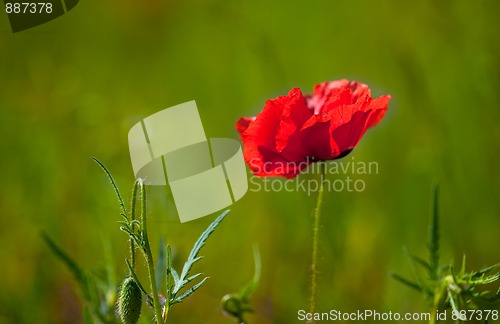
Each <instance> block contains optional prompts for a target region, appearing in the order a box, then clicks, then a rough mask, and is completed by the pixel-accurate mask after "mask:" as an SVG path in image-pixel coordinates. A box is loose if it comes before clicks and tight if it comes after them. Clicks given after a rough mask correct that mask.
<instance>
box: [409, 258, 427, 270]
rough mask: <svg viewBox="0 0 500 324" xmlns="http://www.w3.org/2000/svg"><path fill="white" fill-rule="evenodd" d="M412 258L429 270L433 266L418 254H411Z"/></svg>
mask: <svg viewBox="0 0 500 324" xmlns="http://www.w3.org/2000/svg"><path fill="white" fill-rule="evenodd" d="M411 258H412V260H413V261H415V262H416V263H418V264H419V265H421V266H422V267H424V268H425V269H426V270H427V271H431V266H430V265H429V263H428V262H427V261H425V260H424V259H422V258H419V257H418V256H415V255H412V256H411Z"/></svg>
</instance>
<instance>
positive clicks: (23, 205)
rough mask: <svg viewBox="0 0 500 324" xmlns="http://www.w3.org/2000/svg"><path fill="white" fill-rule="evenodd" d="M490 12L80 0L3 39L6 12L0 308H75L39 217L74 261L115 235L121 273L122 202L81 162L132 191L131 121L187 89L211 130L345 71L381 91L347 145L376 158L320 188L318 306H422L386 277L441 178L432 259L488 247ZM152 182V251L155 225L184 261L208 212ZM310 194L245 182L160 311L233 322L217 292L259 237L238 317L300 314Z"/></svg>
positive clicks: (59, 312) (48, 315)
mask: <svg viewBox="0 0 500 324" xmlns="http://www.w3.org/2000/svg"><path fill="white" fill-rule="evenodd" d="M499 13H500V2H498V1H493V0H492V1H475V2H474V3H472V2H470V1H430V0H429V1H411V2H410V1H397V0H394V1H331V0H324V1H320V0H317V1H311V2H285V1H274V2H272V1H263V0H254V1H246V2H240V1H231V2H229V1H161V0H154V1H153V0H151V1H147V2H143V1H128V0H127V1H120V2H106V1H92V2H90V1H82V2H80V4H79V5H78V6H77V7H75V9H73V10H72V11H70V12H69V13H67V14H66V15H64V16H62V17H60V18H58V19H56V20H54V21H52V22H49V23H47V24H44V25H42V26H39V27H35V28H33V29H30V30H26V31H23V32H19V33H16V34H12V33H11V31H10V27H9V25H8V21H7V17H6V15H4V14H0V57H1V59H2V64H1V68H0V71H1V72H0V88H1V92H0V113H1V115H0V152H1V153H0V154H1V157H2V158H1V159H0V166H1V172H2V176H1V179H2V181H1V186H0V192H1V195H0V260H1V261H0V264H1V265H0V323H78V322H81V321H82V320H81V303H80V299H79V297H78V294H77V293H76V292H75V288H76V282H75V281H74V279H73V278H72V276H71V273H70V272H69V271H68V270H67V269H66V268H65V267H64V266H63V265H62V263H60V262H59V260H58V259H57V258H55V257H54V256H53V255H52V254H51V253H50V251H49V250H48V248H47V246H46V245H45V244H44V243H43V241H42V240H41V238H40V235H39V233H40V231H45V232H47V233H48V234H49V235H50V236H51V237H52V238H53V239H54V240H55V241H56V242H58V243H59V244H60V245H61V246H63V247H64V249H65V250H66V251H67V252H68V253H69V254H71V255H72V256H73V257H75V259H77V260H78V261H79V263H80V264H81V265H82V266H83V267H85V268H86V269H98V268H100V267H102V266H103V265H104V264H105V258H104V252H103V241H109V243H110V246H111V249H112V251H113V259H114V260H115V266H116V268H117V275H118V279H121V278H123V277H124V276H125V275H126V267H125V264H124V261H123V260H124V259H125V258H126V257H127V244H126V236H125V235H124V234H123V233H122V232H120V230H119V229H118V225H117V221H118V220H119V216H118V212H119V210H118V205H117V203H116V199H115V197H114V195H113V192H112V190H111V187H110V186H109V184H108V182H107V180H106V178H105V177H104V175H103V173H102V172H101V170H100V169H99V168H98V167H97V165H95V163H93V162H92V160H91V157H93V156H96V157H98V158H99V159H101V160H102V161H103V162H104V163H105V164H106V165H107V166H108V167H109V168H110V170H111V171H112V173H113V175H114V176H115V178H116V179H117V181H118V184H119V185H120V187H121V189H122V191H123V192H124V194H125V195H127V194H128V193H129V190H130V188H131V185H132V182H133V174H132V168H131V165H130V158H129V155H128V145H127V132H128V130H129V128H130V127H131V126H132V125H133V124H134V123H136V122H137V121H138V120H140V119H142V118H144V117H146V116H148V115H150V114H152V113H154V112H156V111H159V110H161V109H164V108H167V107H170V106H173V105H176V104H178V103H182V102H185V101H189V100H193V99H194V100H196V101H197V104H198V107H199V110H200V114H201V117H202V120H203V123H204V126H205V131H206V133H207V134H208V136H209V137H232V138H237V133H236V131H235V130H234V123H235V121H236V120H237V119H238V118H239V117H240V116H243V115H247V116H248V115H254V114H255V113H257V112H258V111H259V110H260V109H261V108H262V106H263V104H264V102H265V100H266V99H269V98H274V97H276V96H278V95H281V94H285V93H286V92H287V91H288V90H289V89H291V88H292V87H301V88H302V89H303V90H304V91H305V92H308V91H310V90H311V89H312V87H313V85H314V84H316V83H319V82H321V81H325V80H332V79H339V78H350V79H355V80H359V81H361V82H364V83H367V84H368V85H370V87H371V88H372V93H373V94H374V95H380V94H386V93H390V94H391V95H392V96H393V99H392V101H391V103H390V106H389V112H388V114H387V116H386V117H385V119H384V120H383V121H382V123H381V124H380V125H379V126H377V127H376V128H374V129H372V130H370V131H368V133H367V134H366V136H365V137H364V138H363V140H362V141H361V143H360V145H359V146H358V147H357V148H356V150H355V151H354V152H353V153H351V155H349V156H348V157H346V158H345V160H346V161H348V159H351V158H353V157H354V158H355V160H356V161H376V162H378V164H379V173H378V174H372V175H366V176H363V175H358V176H354V178H355V179H363V180H364V181H366V190H365V191H364V192H361V193H356V192H354V193H352V192H351V193H349V192H340V193H335V192H331V193H328V194H327V195H326V200H327V201H326V205H325V209H324V213H323V215H324V217H323V219H322V228H321V231H320V235H321V241H320V251H321V264H320V276H319V298H318V299H319V305H318V310H319V311H329V310H330V309H338V310H340V311H342V312H347V311H353V310H357V309H375V310H378V311H393V312H406V311H426V310H427V308H426V304H425V302H424V300H423V299H422V297H421V296H420V295H419V294H417V293H416V292H414V291H411V290H410V289H409V288H406V287H404V286H402V285H400V284H399V283H397V282H395V281H394V280H393V279H391V278H390V272H391V271H397V272H399V273H401V274H403V275H407V276H409V277H411V276H412V275H411V271H410V268H409V266H408V264H407V261H406V259H405V256H404V254H403V252H402V247H403V246H407V247H408V248H409V249H410V250H411V251H412V252H414V253H415V254H419V255H421V256H425V253H426V250H425V239H426V235H427V225H428V216H429V212H430V203H431V189H432V186H433V184H434V183H439V184H440V197H441V212H442V218H441V221H442V232H441V234H442V256H443V260H444V261H446V262H454V261H457V260H460V259H461V256H462V254H463V253H465V254H467V257H468V263H469V266H470V269H471V270H472V269H478V268H479V267H480V266H483V265H487V264H492V263H496V262H498V261H500V255H499V253H498V251H499V250H498V247H499V246H500V237H499V235H498V232H499V227H500V219H499V216H500V204H499V202H498V195H499V193H500V171H499V168H498V165H499V164H498V159H499V158H500V143H499V138H500V127H499V122H500V118H499V117H500V96H499V92H498V91H499V89H500V66H499V58H500V43H499V42H498V30H500V16H499ZM179 136H182V134H179ZM331 178H332V179H334V178H335V177H334V176H332V177H331ZM151 196H152V200H151V201H150V204H151V208H150V213H149V219H150V228H151V234H150V239H151V242H152V245H153V248H154V251H155V252H156V251H157V249H156V247H157V244H158V241H159V238H160V236H165V238H166V241H167V242H169V243H171V244H172V245H174V246H175V247H176V253H177V256H178V258H177V259H176V266H177V268H179V267H180V266H181V262H182V261H183V260H184V259H185V258H186V257H187V254H188V253H189V250H190V248H191V247H192V244H193V242H194V240H195V239H196V237H197V236H198V235H199V234H200V233H201V231H203V229H204V228H205V227H206V226H207V225H208V224H209V223H210V222H211V221H212V220H213V219H214V217H213V216H211V217H205V218H201V219H199V220H195V221H192V222H189V223H184V224H180V223H179V221H178V218H177V216H176V214H175V209H174V208H173V203H172V202H168V201H165V199H164V188H163V189H162V188H156V189H154V190H152V195H151ZM127 197H128V195H127ZM314 203H315V196H310V197H308V196H307V195H306V194H304V193H303V192H291V193H290V192H258V193H256V192H249V193H247V195H246V196H245V197H244V198H243V199H242V200H241V201H239V202H237V203H236V204H235V205H233V206H232V207H231V209H232V211H231V213H230V215H229V217H228V218H227V219H226V220H225V221H224V222H223V223H222V224H221V226H220V227H219V228H218V229H217V231H216V232H215V233H214V235H213V236H212V237H211V238H210V240H209V242H208V244H207V246H206V247H205V248H204V250H203V251H202V255H204V256H205V258H204V259H203V260H202V261H201V262H200V263H199V264H197V265H196V268H195V270H200V271H203V272H204V273H205V274H206V275H208V276H210V279H209V281H207V283H206V285H205V286H203V287H202V288H201V289H200V291H199V292H198V293H196V294H195V295H193V296H192V297H191V298H190V299H189V300H187V301H186V302H185V303H183V304H181V305H177V306H174V308H173V309H172V311H171V313H170V318H171V322H172V323H231V320H230V319H229V318H227V317H225V315H223V314H222V313H221V310H220V307H219V300H220V298H221V297H222V296H223V295H224V294H226V293H229V292H234V291H237V290H238V289H239V287H241V286H242V285H243V284H244V283H245V282H246V281H248V280H249V279H250V277H251V276H252V273H253V261H252V244H253V243H254V242H257V243H258V244H259V246H260V249H261V254H262V262H263V274H262V282H261V285H260V286H259V288H258V291H257V293H256V295H255V296H254V298H253V299H252V304H253V305H254V307H255V309H256V313H255V314H254V315H251V316H249V317H248V319H249V321H250V323H294V322H297V311H298V310H299V309H307V307H308V299H309V297H308V295H309V278H310V260H311V256H310V250H311V237H312V233H311V232H312V221H313V219H312V213H311V211H312V208H313V206H314ZM103 238H104V239H103ZM140 265H142V264H140ZM140 276H141V278H143V281H146V277H145V276H144V273H143V272H140ZM145 319H146V318H144V322H146V321H145Z"/></svg>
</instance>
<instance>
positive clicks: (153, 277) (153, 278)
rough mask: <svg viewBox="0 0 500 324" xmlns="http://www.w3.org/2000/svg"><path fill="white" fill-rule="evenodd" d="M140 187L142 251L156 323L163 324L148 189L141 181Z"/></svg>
mask: <svg viewBox="0 0 500 324" xmlns="http://www.w3.org/2000/svg"><path fill="white" fill-rule="evenodd" d="M139 185H140V187H141V223H142V244H143V246H142V249H143V252H144V257H145V259H146V264H147V268H148V274H149V282H150V283H151V291H152V292H153V293H152V294H153V296H152V298H153V307H154V309H155V316H156V322H157V323H161V322H162V316H161V313H162V311H161V305H160V300H159V298H158V291H157V290H156V275H155V266H154V262H153V255H152V254H151V248H150V247H149V240H148V230H147V225H146V189H145V187H144V182H143V181H142V180H139Z"/></svg>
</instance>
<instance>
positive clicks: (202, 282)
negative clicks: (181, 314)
mask: <svg viewBox="0 0 500 324" xmlns="http://www.w3.org/2000/svg"><path fill="white" fill-rule="evenodd" d="M208 278H209V277H205V278H203V279H202V280H201V281H200V282H198V283H197V284H196V285H194V286H193V287H191V288H189V289H188V290H186V291H185V292H184V293H182V294H181V295H180V296H179V297H177V298H175V300H174V303H171V304H170V305H174V304H178V303H180V302H182V301H183V300H184V298H186V297H188V296H189V295H191V294H192V293H194V292H195V291H196V290H198V288H200V287H201V285H203V284H204V283H205V281H207V279H208Z"/></svg>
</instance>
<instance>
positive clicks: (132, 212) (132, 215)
mask: <svg viewBox="0 0 500 324" xmlns="http://www.w3.org/2000/svg"><path fill="white" fill-rule="evenodd" d="M137 185H138V183H137V181H135V183H134V189H133V191H132V202H131V203H130V219H131V220H132V221H133V220H135V204H136V201H137ZM132 232H133V233H135V225H134V224H133V223H132ZM129 241H130V264H131V265H132V269H135V245H134V239H133V238H132V236H130V238H129Z"/></svg>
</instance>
